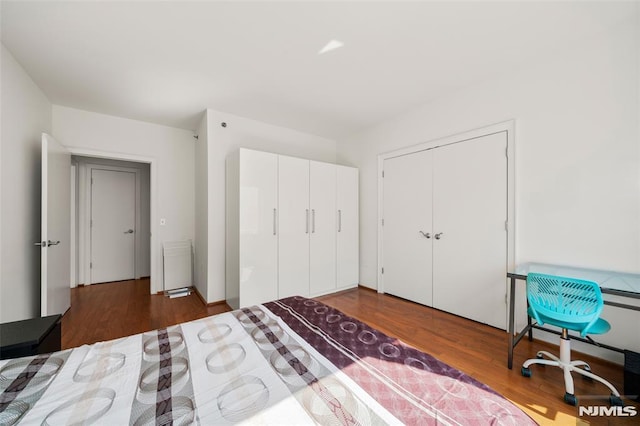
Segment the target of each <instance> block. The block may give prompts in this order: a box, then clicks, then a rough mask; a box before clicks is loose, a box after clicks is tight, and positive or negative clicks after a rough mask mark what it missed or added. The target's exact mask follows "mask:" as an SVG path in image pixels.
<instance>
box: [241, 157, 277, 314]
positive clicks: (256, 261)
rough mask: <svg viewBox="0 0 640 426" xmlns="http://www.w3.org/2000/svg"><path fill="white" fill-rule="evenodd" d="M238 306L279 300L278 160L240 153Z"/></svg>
mask: <svg viewBox="0 0 640 426" xmlns="http://www.w3.org/2000/svg"><path fill="white" fill-rule="evenodd" d="M239 201H240V262H239V263H240V271H239V273H240V304H241V307H242V306H250V305H254V304H257V303H263V302H267V301H270V300H275V299H277V297H278V236H277V232H278V230H277V223H276V219H277V207H278V156H277V155H275V154H270V153H266V152H258V151H250V150H242V151H241V152H240V200H239Z"/></svg>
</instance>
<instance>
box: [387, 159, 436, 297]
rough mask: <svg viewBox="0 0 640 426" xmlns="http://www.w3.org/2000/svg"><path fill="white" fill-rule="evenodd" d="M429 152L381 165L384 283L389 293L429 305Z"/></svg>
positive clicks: (430, 281) (430, 235)
mask: <svg viewBox="0 0 640 426" xmlns="http://www.w3.org/2000/svg"><path fill="white" fill-rule="evenodd" d="M431 172H432V150H429V151H421V152H417V153H414V154H409V155H404V156H401V157H395V158H391V159H387V160H385V161H384V187H383V191H384V192H383V194H384V195H383V200H384V205H383V209H384V210H383V218H384V219H383V220H384V225H383V238H384V244H383V251H384V252H383V255H382V256H383V263H382V266H383V268H384V274H383V276H382V277H383V283H384V291H385V293H390V294H393V295H395V296H399V297H402V298H405V299H408V300H413V301H415V302H418V303H422V304H423V305H427V306H431V304H432V293H431V292H432V277H431V262H432V259H431V255H432V252H431V250H432V247H431V245H432V243H431V242H432V241H433V238H432V235H433V232H432V228H431V202H432V200H431V190H432V188H431Z"/></svg>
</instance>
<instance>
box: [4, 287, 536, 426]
mask: <svg viewBox="0 0 640 426" xmlns="http://www.w3.org/2000/svg"><path fill="white" fill-rule="evenodd" d="M0 392H1V393H0V425H13V424H40V425H59V424H108V425H124V424H132V425H146V424H155V425H158V424H160V425H164V424H174V425H187V424H203V425H211V424H216V425H217V424H236V423H244V424H257V423H264V424H277V425H282V424H332V425H333V424H336V425H338V424H339V425H351V424H354V425H355V424H361V425H366V424H373V425H379V424H380V425H381V424H420V425H425V424H443V425H448V424H464V425H474V424H477V425H486V424H513V425H526V424H534V422H533V421H532V420H531V419H530V418H529V417H528V416H527V415H526V414H525V413H523V412H522V411H521V410H520V409H519V408H517V407H516V406H515V405H513V404H512V403H510V402H509V401H507V400H506V399H504V398H503V397H501V396H500V395H498V394H497V393H495V392H494V391H492V390H491V389H490V388H489V387H487V386H486V385H484V384H482V383H480V382H478V381H477V380H475V379H473V378H471V377H470V376H467V375H466V374H464V373H462V372H460V371H458V370H456V369H454V368H452V367H450V366H448V365H446V364H444V363H443V362H440V361H438V360H436V359H435V358H433V357H432V356H430V355H428V354H425V353H423V352H420V351H418V350H417V349H414V348H411V347H409V346H407V345H405V344H403V343H401V342H399V341H398V340H395V339H393V338H391V337H389V336H386V335H385V334H383V333H381V332H380V331H378V330H375V329H373V328H371V327H369V326H367V325H365V324H363V323H361V322H359V321H357V320H355V319H353V318H350V317H348V316H346V315H345V314H343V313H342V312H340V311H338V310H336V309H333V308H331V307H328V306H326V305H324V304H322V303H320V302H317V301H314V300H310V299H305V298H302V297H290V298H287V299H282V300H279V301H275V302H269V303H265V304H263V305H258V306H253V307H250V308H244V309H239V310H236V311H233V312H227V313H224V314H220V315H215V316H211V317H208V318H204V319H200V320H196V321H192V322H188V323H183V324H180V325H176V326H173V327H167V328H163V329H160V330H156V331H153V332H148V333H143V334H138V335H134V336H129V337H125V338H122V339H117V340H112V341H108V342H100V343H96V344H93V345H90V346H87V345H85V346H81V347H78V348H74V349H69V350H65V351H60V352H55V353H52V354H49V355H39V356H35V357H27V358H19V359H14V360H4V361H0Z"/></svg>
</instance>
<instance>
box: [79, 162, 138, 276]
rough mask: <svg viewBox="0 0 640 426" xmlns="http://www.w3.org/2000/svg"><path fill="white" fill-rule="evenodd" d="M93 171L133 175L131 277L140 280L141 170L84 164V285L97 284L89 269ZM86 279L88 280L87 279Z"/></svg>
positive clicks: (91, 241) (91, 254) (91, 243)
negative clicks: (133, 226) (133, 213)
mask: <svg viewBox="0 0 640 426" xmlns="http://www.w3.org/2000/svg"><path fill="white" fill-rule="evenodd" d="M94 170H104V171H110V172H126V173H133V174H134V176H135V184H134V185H135V227H136V232H135V236H134V239H133V241H134V242H133V277H134V279H136V280H137V279H140V277H141V274H140V268H139V267H138V257H139V251H140V247H141V243H142V241H141V239H142V236H141V235H140V229H141V228H142V227H141V217H140V212H141V199H140V195H141V194H140V191H141V188H140V187H141V182H140V173H141V170H140V169H135V168H133V167H120V166H111V165H104V164H92V163H86V167H85V176H84V179H83V180H84V182H85V184H84V190H85V193H84V204H85V205H84V211H85V217H84V219H85V220H84V224H83V225H84V226H83V227H84V237H85V238H84V240H85V241H84V253H83V255H84V256H83V259H82V260H83V262H82V264H81V267H82V268H83V269H84V276H85V281H88V282H86V283H85V285H91V284H97V283H94V282H93V277H92V275H91V272H92V270H91V269H92V268H91V262H92V260H93V234H92V227H91V220H92V219H93V208H92V200H93V185H92V184H91V179H92V177H93V171H94ZM87 213H88V216H87ZM87 278H88V279H87Z"/></svg>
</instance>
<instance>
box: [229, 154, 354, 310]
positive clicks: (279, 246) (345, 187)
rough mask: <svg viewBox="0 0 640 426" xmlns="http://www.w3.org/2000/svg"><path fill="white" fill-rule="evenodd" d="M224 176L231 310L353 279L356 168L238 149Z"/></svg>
mask: <svg viewBox="0 0 640 426" xmlns="http://www.w3.org/2000/svg"><path fill="white" fill-rule="evenodd" d="M226 175H227V179H226V182H227V191H226V223H227V235H226V299H227V303H228V304H229V305H230V306H231V307H232V308H234V309H237V308H238V307H241V306H249V305H253V304H257V303H263V302H267V301H270V300H275V299H279V298H283V297H288V296H293V295H300V296H305V297H309V296H318V295H321V294H327V293H331V292H334V291H338V290H343V289H346V288H350V287H355V286H357V285H358V276H359V273H358V271H359V265H358V262H359V249H358V244H359V243H358V227H359V221H358V169H356V168H353V167H346V166H340V165H336V164H331V163H323V162H319V161H312V160H306V159H302V158H295V157H290V156H284V155H278V154H273V153H268V152H261V151H254V150H250V149H240V150H238V151H237V152H234V153H232V154H230V155H229V157H228V158H227V170H226Z"/></svg>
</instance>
